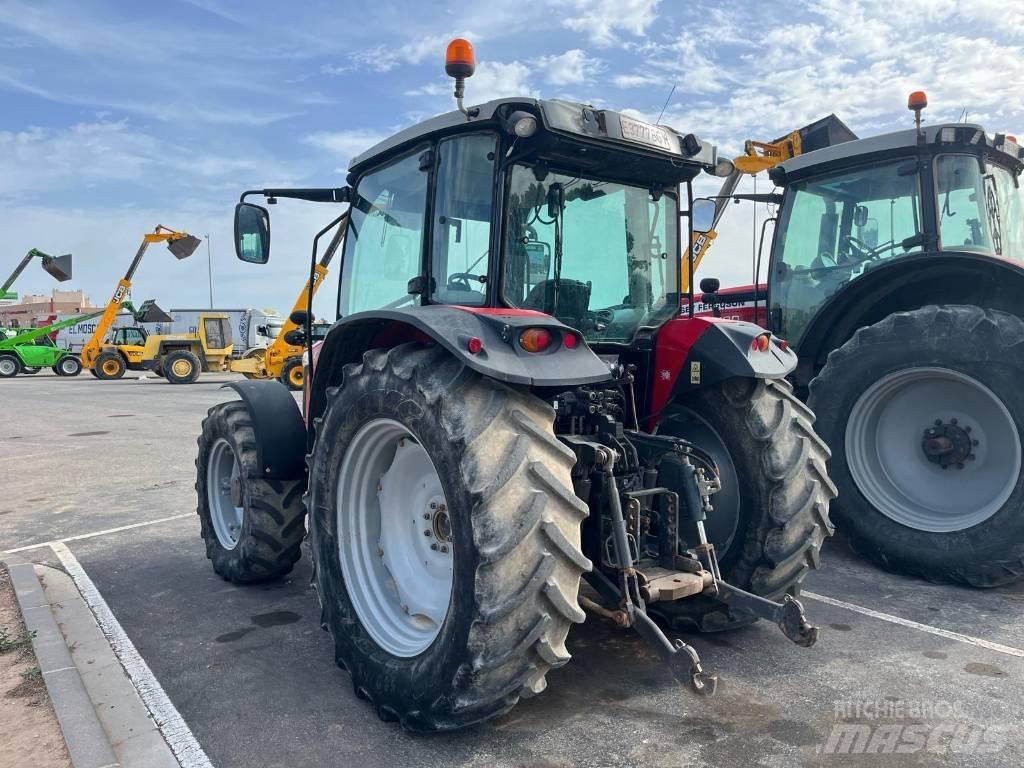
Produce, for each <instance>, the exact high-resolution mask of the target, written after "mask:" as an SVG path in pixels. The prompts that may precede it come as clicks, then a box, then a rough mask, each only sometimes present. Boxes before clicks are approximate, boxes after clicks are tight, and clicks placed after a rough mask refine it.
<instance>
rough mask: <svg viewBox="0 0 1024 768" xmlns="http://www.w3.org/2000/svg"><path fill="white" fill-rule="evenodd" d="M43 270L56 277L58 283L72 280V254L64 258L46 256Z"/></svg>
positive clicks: (67, 254) (65, 255)
mask: <svg viewBox="0 0 1024 768" xmlns="http://www.w3.org/2000/svg"><path fill="white" fill-rule="evenodd" d="M43 269H45V270H46V271H47V272H48V273H49V274H50V275H52V276H53V277H54V279H56V280H57V281H58V282H61V283H63V282H66V281H68V280H70V279H71V254H70V253H65V254H64V255H63V256H44V257H43Z"/></svg>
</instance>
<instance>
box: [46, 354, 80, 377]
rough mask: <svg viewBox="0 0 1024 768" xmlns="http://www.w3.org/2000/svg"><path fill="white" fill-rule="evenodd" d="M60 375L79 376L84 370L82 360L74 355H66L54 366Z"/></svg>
mask: <svg viewBox="0 0 1024 768" xmlns="http://www.w3.org/2000/svg"><path fill="white" fill-rule="evenodd" d="M53 370H54V372H55V373H56V374H57V375H58V376H77V375H78V374H80V373H81V372H82V361H81V360H79V359H78V358H77V357H75V356H74V355H65V356H64V357H62V358H61V359H60V360H58V361H57V364H56V365H55V366H53Z"/></svg>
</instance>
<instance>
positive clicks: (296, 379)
mask: <svg viewBox="0 0 1024 768" xmlns="http://www.w3.org/2000/svg"><path fill="white" fill-rule="evenodd" d="M343 240H344V228H339V229H338V230H337V232H335V234H334V236H333V237H332V238H331V241H330V242H329V243H328V245H327V250H325V251H324V255H323V256H322V257H321V258H320V261H319V262H317V263H316V264H314V265H313V272H312V273H311V274H310V278H309V279H308V280H306V283H305V285H303V286H302V290H301V291H300V292H299V296H298V298H296V299H295V304H294V305H293V306H292V311H291V313H290V314H289V316H288V320H287V321H286V322H285V324H284V325H283V326H282V327H281V330H280V331H279V332H278V334H277V338H275V339H274V341H273V342H271V344H270V345H269V346H268V347H266V348H265V349H264V348H260V347H257V348H253V349H250V350H247V351H246V353H245V355H244V356H243V357H242V358H240V359H238V360H231V361H230V363H229V366H230V370H231V371H233V372H235V373H241V374H243V375H244V376H245V377H246V378H247V379H278V380H280V382H281V383H282V384H284V385H285V386H286V387H288V389H291V390H294V391H298V390H301V389H302V385H303V372H302V350H303V342H304V339H303V335H304V331H303V329H302V326H303V324H304V320H305V312H306V307H307V306H308V304H309V300H310V294H312V295H313V296H315V295H316V292H317V289H319V288H320V286H321V285H322V284H323V281H324V278H325V277H327V268H328V267H329V266H330V263H331V259H333V258H334V254H335V252H336V251H337V250H338V247H339V246H340V245H341V243H342V241H343ZM313 328H314V337H315V336H316V335H317V334H316V330H315V329H316V326H315V325H314V326H313Z"/></svg>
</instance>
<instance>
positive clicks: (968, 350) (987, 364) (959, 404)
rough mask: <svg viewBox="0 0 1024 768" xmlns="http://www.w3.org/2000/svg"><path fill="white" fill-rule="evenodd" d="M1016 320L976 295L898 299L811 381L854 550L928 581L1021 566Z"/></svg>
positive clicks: (1020, 364)
mask: <svg viewBox="0 0 1024 768" xmlns="http://www.w3.org/2000/svg"><path fill="white" fill-rule="evenodd" d="M1022 379H1024V320H1022V319H1021V318H1019V317H1016V316H1014V315H1009V314H1006V313H1004V312H997V311H994V310H985V309H982V308H981V307H976V306H929V307H923V308H921V309H917V310H914V311H912V312H897V313H895V314H892V315H890V316H889V317H887V318H885V319H884V320H882V321H881V322H878V323H875V324H874V325H870V326H866V327H864V328H861V329H860V330H858V331H857V332H856V333H855V334H854V335H853V337H852V338H851V339H850V340H849V341H847V342H846V343H845V344H843V345H842V346H841V347H839V348H838V349H836V350H834V351H833V352H832V353H831V354H830V355H829V356H828V361H827V363H826V364H825V367H824V368H823V369H822V370H821V372H820V373H819V374H818V376H817V378H815V379H814V380H813V381H812V382H811V386H810V396H809V399H808V402H809V404H810V405H811V407H812V408H813V409H814V410H815V412H816V413H817V414H818V427H819V430H820V432H821V435H822V437H824V438H825V440H826V441H827V442H828V444H829V445H830V446H831V448H832V475H833V477H834V478H835V481H836V484H837V485H838V486H839V491H840V495H839V501H838V504H837V506H838V509H837V511H836V521H837V522H838V523H839V526H840V528H841V530H843V531H844V532H845V533H846V534H848V536H849V537H850V543H851V545H852V546H853V548H854V550H855V551H857V552H858V553H860V554H862V555H864V556H865V557H867V558H869V559H871V560H873V561H874V562H876V563H878V564H879V565H881V566H883V567H884V568H888V569H890V570H896V571H902V572H904V573H909V574H911V575H915V576H920V577H923V578H925V579H928V580H930V581H940V582H956V583H963V584H969V585H971V586H974V587H994V586H997V585H1000V584H1007V583H1010V582H1012V581H1016V580H1018V579H1021V578H1024V515H1021V508H1022V507H1024V472H1022V456H1024V390H1022V389H1021V385H1020V382H1021V380H1022Z"/></svg>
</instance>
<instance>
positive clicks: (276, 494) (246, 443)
mask: <svg viewBox="0 0 1024 768" xmlns="http://www.w3.org/2000/svg"><path fill="white" fill-rule="evenodd" d="M260 472H261V470H260V468H259V467H258V466H257V463H256V435H255V433H254V432H253V425H252V419H251V418H250V416H249V410H248V408H247V407H246V405H245V404H244V403H242V402H240V401H233V402H228V403H221V404H220V405H215V406H214V407H213V408H211V409H210V410H209V412H208V414H207V416H206V418H205V419H204V420H203V431H202V433H201V434H200V436H199V455H198V457H197V458H196V486H195V487H196V493H197V494H198V497H199V506H198V513H199V523H200V528H201V535H202V538H203V541H204V542H205V544H206V556H207V557H208V558H209V559H210V562H211V563H212V564H213V570H214V571H215V572H216V573H218V574H219V575H220V576H222V577H223V578H224V579H226V580H227V581H230V582H233V583H235V584H246V583H251V582H257V581H268V580H270V579H276V578H279V577H281V576H283V575H285V574H286V573H288V572H289V571H291V569H292V567H293V566H294V565H295V563H296V562H297V561H298V559H299V557H300V554H301V553H300V550H299V548H300V546H301V544H302V539H303V537H304V536H305V533H306V529H305V517H306V510H305V507H304V506H303V504H302V492H303V490H304V488H305V483H304V481H302V480H289V481H282V480H265V479H263V478H261V477H258V475H259V474H260Z"/></svg>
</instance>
